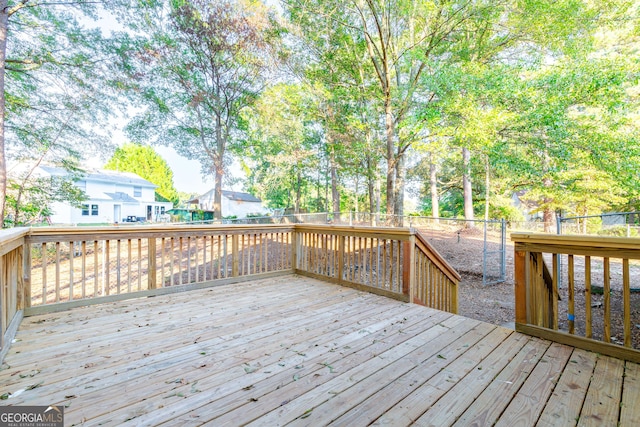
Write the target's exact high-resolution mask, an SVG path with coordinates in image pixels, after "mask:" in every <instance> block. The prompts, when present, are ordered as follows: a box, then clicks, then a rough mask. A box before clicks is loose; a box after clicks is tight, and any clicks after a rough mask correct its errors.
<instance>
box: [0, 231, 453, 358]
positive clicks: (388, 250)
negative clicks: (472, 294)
mask: <svg viewBox="0 0 640 427" xmlns="http://www.w3.org/2000/svg"><path fill="white" fill-rule="evenodd" d="M416 236H417V235H416V232H415V231H413V230H409V229H398V228H365V227H357V228H356V227H348V226H331V225H302V224H285V225H273V224H265V225H261V224H252V225H203V226H168V225H164V226H149V227H141V226H119V227H73V228H33V229H15V230H4V231H2V232H0V250H1V251H0V255H1V256H2V259H1V262H2V277H1V280H2V284H1V289H2V294H1V295H0V298H1V302H2V306H1V308H2V316H0V317H1V322H2V324H1V332H2V336H5V334H6V333H7V332H11V330H10V325H12V324H13V323H16V322H17V323H19V321H20V319H21V316H22V315H33V314H38V313H44V312H51V311H60V310H66V309H68V308H71V307H75V306H81V305H87V304H94V303H102V302H109V301H116V300H122V299H127V298H133V297H139V296H149V295H158V294H163V293H172V292H180V291H183V290H187V289H193V288H200V287H207V286H213V285H219V284H225V283H231V282H239V281H243V280H249V279H256V278H264V277H271V276H276V275H283V274H288V273H299V274H304V275H309V276H313V277H318V278H322V279H324V280H328V281H331V282H334V283H338V284H341V285H345V286H353V287H356V288H359V289H364V290H368V291H371V292H375V293H378V294H381V295H386V296H390V297H393V298H398V299H401V300H404V301H414V302H417V303H421V304H424V305H428V306H431V307H433V308H437V309H441V310H447V311H451V312H457V284H458V282H459V279H460V277H459V276H458V275H457V273H455V271H454V270H453V269H452V268H451V267H450V266H449V265H448V264H447V263H446V262H444V260H442V258H441V257H440V256H439V255H438V254H437V253H436V251H435V250H434V249H433V248H431V247H430V246H429V245H428V244H427V243H426V241H425V240H424V239H423V238H421V237H419V236H418V237H416ZM441 270H442V271H441ZM12 322H13V323H12ZM5 347H6V346H4V345H3V346H2V348H3V349H4V348H5Z"/></svg>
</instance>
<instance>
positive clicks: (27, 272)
mask: <svg viewBox="0 0 640 427" xmlns="http://www.w3.org/2000/svg"><path fill="white" fill-rule="evenodd" d="M32 248H33V246H32V245H31V244H30V243H25V244H24V245H23V246H22V299H21V300H20V301H19V304H20V307H18V309H19V310H21V309H23V308H27V307H31V264H32V259H31V257H32V254H31V251H32Z"/></svg>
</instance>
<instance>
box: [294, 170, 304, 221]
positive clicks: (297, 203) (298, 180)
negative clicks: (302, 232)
mask: <svg viewBox="0 0 640 427" xmlns="http://www.w3.org/2000/svg"><path fill="white" fill-rule="evenodd" d="M301 186H302V176H301V173H300V167H298V173H297V174H296V201H295V205H294V211H293V213H295V214H296V215H297V214H299V213H300V199H301V189H300V187H301Z"/></svg>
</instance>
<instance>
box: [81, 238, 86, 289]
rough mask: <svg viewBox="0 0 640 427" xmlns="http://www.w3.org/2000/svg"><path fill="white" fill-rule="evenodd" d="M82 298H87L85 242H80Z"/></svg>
mask: <svg viewBox="0 0 640 427" xmlns="http://www.w3.org/2000/svg"><path fill="white" fill-rule="evenodd" d="M81 250H82V261H81V262H82V298H83V299H84V298H86V297H87V242H86V241H85V240H83V241H82V248H81Z"/></svg>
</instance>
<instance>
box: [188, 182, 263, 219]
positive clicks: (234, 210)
mask: <svg viewBox="0 0 640 427" xmlns="http://www.w3.org/2000/svg"><path fill="white" fill-rule="evenodd" d="M214 195H215V189H211V190H209V191H207V192H206V193H204V194H202V195H200V196H198V197H195V198H193V199H191V200H189V201H188V202H187V203H188V204H195V205H198V208H199V209H202V210H205V211H212V210H214V209H213V200H214ZM221 208H222V216H223V217H229V216H236V217H237V218H246V217H247V215H263V214H265V213H266V210H265V209H264V208H263V207H262V200H260V199H259V198H257V197H255V196H252V195H251V194H249V193H241V192H239V191H228V190H222V206H221Z"/></svg>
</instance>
